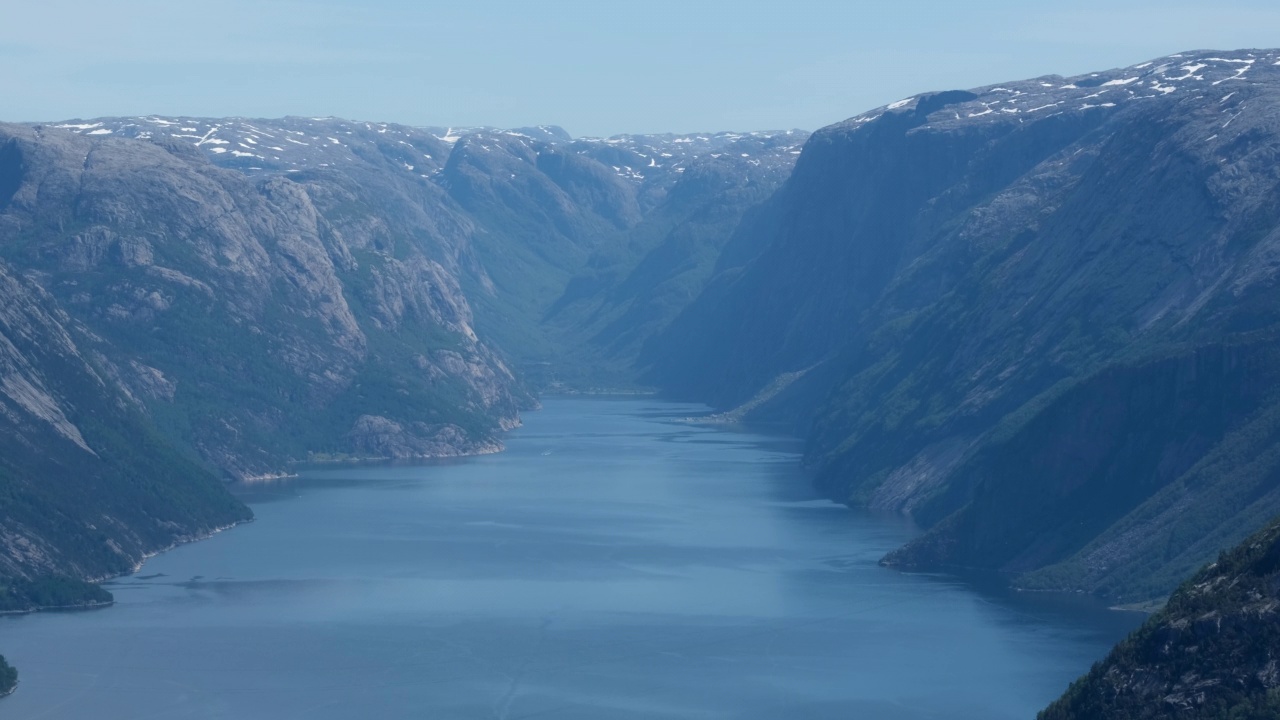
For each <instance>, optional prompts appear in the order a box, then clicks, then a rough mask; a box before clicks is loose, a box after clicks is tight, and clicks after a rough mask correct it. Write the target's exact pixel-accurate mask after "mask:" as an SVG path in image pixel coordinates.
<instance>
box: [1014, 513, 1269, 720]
mask: <svg viewBox="0 0 1280 720" xmlns="http://www.w3.org/2000/svg"><path fill="white" fill-rule="evenodd" d="M1277 588H1280V523H1277V522H1272V523H1270V524H1269V525H1268V526H1267V527H1265V528H1264V529H1262V530H1261V531H1259V532H1258V533H1256V534H1254V535H1252V536H1251V537H1249V538H1247V539H1246V540H1245V541H1244V542H1243V543H1242V544H1240V545H1239V546H1238V547H1236V548H1235V549H1233V550H1231V551H1229V552H1225V553H1223V554H1222V555H1221V556H1220V557H1219V558H1218V560H1217V562H1214V563H1212V564H1210V565H1209V566H1208V567H1205V568H1204V569H1202V570H1201V571H1200V572H1198V573H1197V574H1196V575H1195V576H1194V577H1192V578H1191V579H1190V580H1188V581H1187V582H1186V583H1184V584H1183V585H1182V586H1181V587H1180V588H1179V589H1178V591H1177V592H1176V593H1174V594H1173V596H1172V597H1170V598H1169V602H1168V604H1167V605H1166V606H1165V607H1164V609H1163V610H1161V611H1160V612H1158V613H1156V614H1155V615H1153V616H1152V617H1151V618H1150V619H1148V620H1147V622H1146V623H1145V624H1144V625H1143V626H1142V627H1141V628H1140V629H1138V630H1137V631H1135V632H1134V633H1133V635H1131V636H1130V637H1129V638H1127V639H1126V640H1124V641H1123V642H1121V643H1120V644H1119V645H1118V646H1117V647H1116V648H1115V650H1113V651H1112V652H1111V654H1110V655H1108V656H1107V658H1106V659H1105V660H1103V661H1102V662H1100V663H1098V664H1096V665H1095V666H1094V667H1093V669H1092V670H1091V671H1090V672H1089V674H1088V675H1086V676H1084V677H1083V678H1081V679H1080V680H1078V681H1076V682H1075V683H1073V684H1072V686H1071V688H1070V689H1069V690H1068V691H1067V693H1066V694H1065V695H1064V696H1063V697H1062V698H1061V699H1060V700H1058V701H1057V702H1055V703H1054V704H1053V705H1050V706H1049V707H1048V708H1047V709H1046V710H1044V711H1043V712H1042V713H1040V715H1039V718H1040V720H1073V719H1075V718H1079V719H1080V720H1085V719H1086V718H1087V719H1089V720H1094V719H1095V718H1107V719H1108V720H1128V719H1130V718H1148V719H1152V720H1155V719H1158V718H1193V719H1194V720H1202V719H1203V720H1208V719H1210V718H1222V719H1223V720H1226V719H1227V718H1272V717H1276V716H1277V714H1280V667H1278V665H1277V659H1276V657H1275V649H1276V647H1277V646H1278V645H1280V618H1277V615H1276V612H1277V609H1278V608H1280V596H1277Z"/></svg>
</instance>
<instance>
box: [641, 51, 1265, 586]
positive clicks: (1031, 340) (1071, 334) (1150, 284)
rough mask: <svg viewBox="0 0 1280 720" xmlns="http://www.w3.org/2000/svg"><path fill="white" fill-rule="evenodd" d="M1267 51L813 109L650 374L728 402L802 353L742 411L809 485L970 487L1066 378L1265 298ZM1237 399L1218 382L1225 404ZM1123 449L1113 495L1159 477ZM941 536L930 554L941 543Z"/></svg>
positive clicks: (1082, 538)
mask: <svg viewBox="0 0 1280 720" xmlns="http://www.w3.org/2000/svg"><path fill="white" fill-rule="evenodd" d="M1278 62H1280V52H1276V51H1237V52H1228V53H1219V52H1197V53H1185V54H1182V55H1177V56H1170V57H1167V58H1162V59H1160V60H1157V61H1153V62H1150V63H1143V64H1142V65H1139V66H1134V67H1131V68H1123V69H1117V70H1111V71H1107V72H1100V73H1094V74H1090V75H1085V76H1080V77H1075V78H1061V77H1056V76H1051V77H1043V78H1036V79H1034V80H1027V81H1020V82H1013V83H1005V84H1003V85H1000V86H992V87H986V88H979V89H976V90H973V91H954V92H945V93H935V94H928V95H922V96H919V97H915V98H909V99H907V100H904V101H901V102H898V103H894V104H892V105H890V106H887V107H884V108H880V109H878V110H875V111H872V112H869V113H866V114H864V115H861V116H858V117H856V118H853V119H851V120H849V121H846V122H844V123H840V124H838V125H834V126H831V127H829V128H825V129H823V130H821V131H819V132H818V133H816V134H815V135H814V136H813V138H812V139H811V140H810V142H809V143H808V144H807V145H806V148H805V151H804V153H803V155H802V156H801V158H800V160H799V162H798V164H797V166H796V170H795V173H794V174H793V176H792V177H791V179H790V180H789V181H788V182H787V184H786V185H785V187H784V188H783V189H782V190H781V191H780V192H779V193H778V195H777V196H776V197H775V198H774V200H773V201H772V202H771V203H770V204H769V206H768V208H767V210H766V212H765V216H764V217H762V218H759V219H758V220H757V222H756V223H755V224H754V227H751V228H748V227H744V228H742V229H740V231H739V234H738V236H737V237H736V238H735V241H734V242H731V243H730V245H729V246H728V248H727V250H726V252H725V254H724V255H723V256H722V257H721V260H720V265H719V274H718V275H717V277H716V278H715V280H713V281H712V282H711V284H710V287H709V288H708V290H707V291H706V292H704V293H703V294H702V296H701V297H700V298H699V299H698V300H697V301H695V302H694V303H693V304H692V305H691V306H690V307H689V308H688V309H687V310H686V311H685V312H684V313H682V315H681V316H680V317H679V318H677V319H676V321H675V322H674V323H673V324H672V326H671V328H670V330H669V331H668V332H666V333H665V334H664V335H663V336H661V337H660V338H658V339H656V340H655V341H654V342H652V343H650V344H649V346H648V347H647V351H646V353H645V355H644V360H645V361H646V362H648V363H649V364H650V367H651V370H650V377H651V378H652V379H653V380H654V381H656V382H658V383H660V384H661V385H663V386H664V387H666V388H668V389H670V390H671V391H672V392H674V393H677V394H679V395H681V396H685V397H691V398H698V399H704V400H707V401H710V402H713V403H716V404H718V405H721V406H723V407H725V408H730V407H733V406H735V405H738V404H741V403H744V402H746V401H747V400H748V399H750V398H751V397H752V396H753V395H755V394H756V393H757V392H759V391H760V390H761V389H763V388H768V387H770V386H771V385H773V384H774V383H776V382H777V380H778V379H779V378H780V377H782V376H784V375H786V374H787V373H800V372H804V374H803V376H802V377H801V378H800V379H799V380H796V381H795V382H794V383H793V384H791V385H790V386H789V388H788V389H787V390H786V391H784V392H782V393H779V394H778V395H777V396H776V397H775V398H774V399H772V400H771V401H770V402H765V403H761V404H760V405H759V406H758V407H756V408H755V409H754V412H753V416H754V417H757V418H770V417H774V418H776V417H780V416H782V417H792V418H795V419H796V420H797V422H799V423H800V425H801V427H803V428H805V429H810V428H811V430H810V433H809V446H808V457H809V460H810V462H812V463H813V464H814V465H816V466H817V467H818V468H819V469H820V482H821V483H822V484H823V486H824V487H825V488H826V489H827V490H828V491H829V492H830V494H831V495H832V497H835V498H837V499H840V500H844V501H850V502H854V503H859V504H866V505H870V506H873V507H880V508H888V509H894V510H899V511H905V512H908V513H912V514H914V515H916V516H917V517H918V518H919V519H920V520H922V521H923V522H925V523H934V522H938V521H939V520H941V519H942V518H944V517H946V516H947V515H949V514H950V513H951V512H954V511H956V510H959V509H960V508H962V507H965V506H966V505H967V504H968V503H969V501H970V500H971V499H972V495H971V490H972V489H973V488H974V487H977V486H978V484H977V481H976V479H975V478H976V475H975V473H977V472H978V471H977V470H975V469H974V466H973V465H972V463H974V462H977V460H976V458H979V457H980V456H982V455H983V454H984V453H986V452H987V451H988V450H990V449H991V448H992V447H993V445H994V444H995V443H998V442H1003V441H1004V440H1005V439H1006V438H1007V437H1008V435H1009V434H1010V433H1015V429H1016V428H1017V427H1019V426H1020V425H1021V423H1023V422H1025V421H1026V420H1027V419H1028V418H1030V417H1032V416H1034V415H1035V414H1036V413H1037V412H1038V411H1039V410H1040V409H1041V408H1043V407H1045V406H1046V405H1047V404H1049V403H1051V402H1052V401H1053V400H1054V399H1055V398H1057V397H1059V396H1061V395H1062V394H1063V393H1065V392H1068V389H1069V388H1071V387H1073V386H1075V385H1076V384H1078V383H1081V382H1085V381H1086V379H1087V378H1090V377H1093V376H1094V375H1095V373H1098V372H1100V371H1102V370H1103V369H1104V368H1106V367H1108V366H1110V365H1112V364H1114V363H1126V364H1132V363H1139V364H1140V363H1143V362H1145V361H1146V360H1147V359H1149V358H1156V357H1164V356H1167V355H1169V354H1170V353H1172V354H1178V353H1189V352H1193V350H1192V349H1193V348H1195V347H1197V346H1200V345H1207V344H1213V343H1219V342H1224V341H1228V339H1229V338H1231V337H1233V336H1234V335H1236V334H1239V333H1244V332H1248V331H1251V330H1256V329H1260V328H1266V327H1269V326H1271V325H1273V324H1274V323H1275V322H1276V321H1277V320H1280V315H1278V314H1277V309H1278V308H1280V304H1277V303H1276V302H1275V300H1276V277H1277V272H1276V268H1277V264H1276V263H1275V261H1274V258H1275V256H1276V254H1277V252H1280V222H1278V218H1280V66H1277V63H1278ZM737 242H740V243H742V244H743V245H744V246H747V247H752V246H754V247H763V248H764V250H763V252H762V253H760V254H759V256H758V257H756V256H755V254H754V253H753V252H742V253H737V254H735V253H733V252H732V250H733V248H734V244H735V243H737ZM1232 342H1234V341H1232ZM1126 377H1130V376H1126ZM1131 377H1134V378H1135V380H1134V382H1139V383H1140V382H1144V381H1141V380H1137V379H1136V375H1135V376H1131ZM1081 392H1087V391H1081ZM1253 411H1254V408H1253V407H1252V406H1251V405H1249V406H1244V405H1242V406H1241V407H1240V408H1235V409H1232V408H1228V412H1229V413H1236V412H1238V413H1239V416H1238V417H1235V416H1233V419H1232V422H1240V421H1243V420H1244V419H1245V416H1246V415H1247V414H1248V413H1250V412H1253ZM1144 420H1145V418H1143V417H1142V416H1141V414H1140V413H1135V414H1134V415H1132V416H1131V417H1130V418H1129V420H1128V422H1127V424H1122V425H1121V426H1118V427H1116V428H1114V432H1119V433H1128V432H1131V431H1136V430H1138V429H1139V428H1140V425H1141V423H1142V422H1144ZM1209 434H1210V435H1212V434H1213V433H1212V432H1210V433H1209ZM1022 437H1026V436H1025V435H1023V436H1022ZM1062 437H1063V441H1064V442H1067V441H1069V436H1065V435H1064V436H1062ZM1045 442H1049V441H1045ZM1050 445H1051V442H1050ZM1200 450H1203V451H1204V452H1205V453H1207V452H1209V451H1208V449H1205V448H1200ZM1200 450H1198V451H1197V452H1199V451H1200ZM1042 451H1043V452H1049V453H1053V452H1055V451H1054V450H1053V449H1052V448H1051V447H1049V446H1046V447H1045V448H1043V449H1042ZM1186 460H1188V458H1182V459H1180V460H1179V461H1178V463H1174V464H1175V465H1177V466H1179V467H1181V465H1180V463H1183V462H1184V461H1186ZM1104 462H1105V459H1104ZM1126 462H1127V461H1126ZM1134 462H1135V464H1131V465H1115V466H1111V467H1110V468H1109V469H1107V468H1101V469H1100V470H1099V473H1100V475H1099V476H1098V477H1099V478H1101V477H1104V476H1107V474H1108V473H1111V475H1112V476H1113V479H1114V482H1118V483H1131V484H1132V485H1131V486H1130V487H1128V488H1127V489H1125V490H1124V491H1122V492H1121V493H1120V494H1121V495H1124V496H1126V497H1129V500H1128V501H1127V502H1128V503H1129V504H1128V505H1126V506H1125V507H1136V506H1137V505H1138V504H1140V502H1141V500H1142V499H1143V498H1146V497H1149V496H1150V495H1151V494H1152V493H1155V492H1156V491H1157V490H1159V489H1160V483H1161V482H1166V481H1172V480H1173V479H1174V478H1176V477H1180V474H1179V473H1177V472H1173V471H1172V470H1170V469H1169V468H1160V467H1158V463H1156V464H1152V463H1155V462H1156V458H1155V456H1150V457H1146V460H1144V461H1143V462H1137V461H1136V460H1135V461H1134ZM1122 468H1123V471H1122ZM1184 469H1185V468H1184ZM1039 471H1040V468H1033V467H1026V468H1022V469H1008V468H1006V470H1005V472H1006V475H1008V476H1009V477H1010V478H1016V477H1021V478H1026V479H1028V481H1029V480H1030V478H1032V477H1034V476H1035V475H1036V474H1037V473H1038V472H1039ZM1011 482H1015V481H1013V480H1011ZM1016 482H1021V480H1016ZM1090 497H1091V496H1089V495H1088V494H1087V493H1086V494H1082V495H1080V496H1079V499H1078V502H1081V503H1087V502H1090V500H1089V499H1088V498H1090ZM1092 497H1093V500H1096V501H1097V502H1099V503H1104V502H1105V497H1104V496H1102V495H1098V496H1092ZM1254 499H1257V498H1254ZM1247 505H1248V503H1245V506H1247ZM1003 507H1004V509H1008V507H1009V506H1003ZM1110 511H1111V509H1109V512H1110ZM1241 512H1245V510H1243V509H1242V510H1241ZM1066 517H1067V516H1066V515H1061V516H1055V518H1056V519H1057V520H1063V521H1065V520H1066ZM1231 517H1233V516H1231V515H1228V516H1226V517H1223V518H1219V519H1221V520H1222V521H1223V522H1225V523H1230V522H1231ZM1244 517H1245V516H1243V515H1242V516H1240V517H1238V518H1237V521H1240V520H1243V519H1244ZM1112 519H1114V520H1116V521H1117V522H1119V518H1118V517H1115V518H1112ZM988 520H990V518H987V517H984V516H977V517H975V519H974V522H977V523H979V524H984V523H987V522H988ZM1228 526H1229V525H1228ZM1107 527H1112V526H1111V525H1108V526H1107ZM1107 527H1095V528H1093V530H1092V531H1090V532H1093V531H1096V533H1094V535H1090V533H1089V532H1083V531H1082V532H1080V533H1077V534H1076V535H1075V536H1073V538H1072V539H1070V540H1063V542H1062V544H1061V545H1060V546H1057V547H1056V549H1055V551H1054V552H1052V553H1045V554H1044V555H1043V556H1035V557H1033V556H1031V555H1028V556H1025V557H1024V558H1022V562H1019V563H1016V569H1018V570H1022V571H1026V570H1033V569H1036V568H1038V567H1043V566H1044V565H1045V564H1047V563H1053V562H1057V561H1058V560H1060V559H1062V558H1063V557H1070V556H1071V555H1073V554H1074V553H1075V552H1077V551H1079V550H1081V549H1082V547H1083V545H1084V544H1086V543H1088V542H1089V541H1090V540H1091V539H1092V538H1093V537H1094V536H1096V534H1097V533H1101V532H1102V531H1103V530H1105V529H1107ZM1119 527H1120V526H1118V525H1117V526H1114V529H1115V530H1117V531H1118V529H1119ZM1247 529H1248V526H1247V525H1240V524H1238V525H1237V526H1236V529H1235V532H1236V534H1235V536H1234V537H1228V538H1223V537H1218V539H1219V540H1226V541H1235V540H1238V539H1239V537H1241V536H1242V535H1243V533H1244V532H1246V531H1247ZM1196 539H1197V540H1198V539H1199V538H1198V537H1197V538H1196ZM944 540H945V541H944V542H942V543H939V544H938V545H937V546H936V547H937V548H938V549H939V551H938V552H935V553H934V555H933V556H932V557H934V558H935V559H936V560H938V561H939V562H948V561H954V562H962V559H961V558H960V557H950V556H949V555H947V551H946V549H947V548H949V547H953V546H954V545H953V543H952V541H951V540H949V539H945V538H944ZM996 540H997V541H998V542H1001V543H1008V544H1009V545H1010V546H1011V547H1012V546H1014V545H1016V540H1015V538H1014V536H1012V535H1011V536H1009V537H1005V538H996ZM1190 543H1191V541H1190V540H1188V542H1187V543H1186V544H1187V545H1189V544H1190ZM1010 552H1012V551H1010ZM1171 552H1172V551H1171ZM1205 552H1211V548H1209V547H1206V548H1201V550H1200V554H1199V555H1195V556H1194V557H1192V558H1189V559H1187V560H1185V562H1192V563H1198V562H1202V561H1203V560H1204V559H1205V557H1207V556H1206V555H1205V554H1204V553H1205ZM997 555H998V554H997ZM973 559H974V558H973V557H972V556H967V557H965V558H964V559H963V562H965V563H966V564H967V563H968V562H969V561H971V560H973ZM980 560H981V561H980V562H977V563H976V564H979V565H983V566H988V567H992V566H994V567H1003V566H1004V565H1005V562H1004V561H1003V560H997V557H996V556H991V557H988V556H985V555H983V556H982V557H981V558H980ZM1192 566H1194V564H1193V565H1192ZM1134 571H1135V572H1146V571H1145V570H1143V571H1137V570H1134ZM1173 576H1176V575H1171V576H1169V577H1173ZM1054 582H1055V583H1058V584H1060V585H1061V586H1064V587H1075V588H1088V589H1093V590H1102V591H1105V587H1106V584H1105V583H1101V584H1100V583H1097V582H1094V581H1092V580H1088V579H1086V578H1084V577H1083V576H1082V575H1080V574H1079V573H1076V574H1074V575H1059V576H1057V579H1056V580H1055V581H1054ZM1130 589H1134V588H1130ZM1135 591H1136V590H1135Z"/></svg>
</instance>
